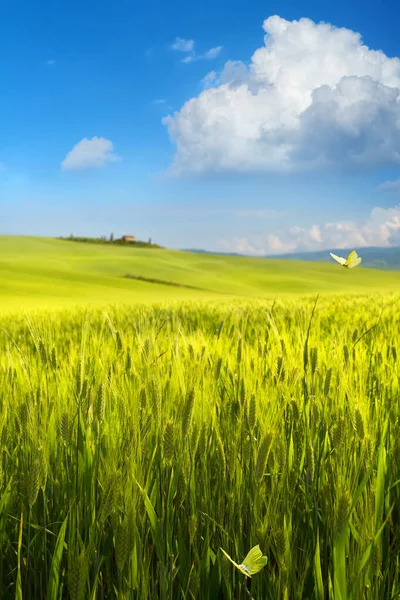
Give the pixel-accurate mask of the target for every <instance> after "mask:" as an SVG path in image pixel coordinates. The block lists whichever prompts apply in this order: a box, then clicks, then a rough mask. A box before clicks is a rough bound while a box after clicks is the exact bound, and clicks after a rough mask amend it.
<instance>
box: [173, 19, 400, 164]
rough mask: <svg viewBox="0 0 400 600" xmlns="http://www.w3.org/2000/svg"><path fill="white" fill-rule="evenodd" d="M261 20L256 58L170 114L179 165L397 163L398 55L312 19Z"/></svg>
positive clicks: (228, 70) (232, 64) (233, 65)
mask: <svg viewBox="0 0 400 600" xmlns="http://www.w3.org/2000/svg"><path fill="white" fill-rule="evenodd" d="M263 27H264V30H265V32H266V35H265V38H264V46H263V47H261V48H259V49H258V50H256V51H255V53H254V54H253V56H252V58H251V62H250V65H249V66H246V65H245V64H244V63H242V62H240V61H228V62H227V63H226V64H225V67H224V69H223V71H222V72H221V73H220V75H219V76H216V77H215V79H214V80H213V82H212V83H213V84H214V85H213V87H210V88H209V89H206V90H205V91H203V92H202V93H201V94H200V95H199V96H198V97H195V98H192V99H191V100H189V101H187V102H186V103H185V104H184V105H183V107H182V108H181V110H180V111H178V112H175V113H174V114H173V115H169V116H168V117H165V118H164V119H163V123H164V125H166V126H167V127H168V130H169V134H170V137H171V139H172V141H173V142H174V143H175V144H176V154H175V158H174V163H173V165H172V168H171V170H172V172H173V173H175V174H178V175H179V174H183V173H203V172H206V171H221V170H237V171H283V172H287V171H290V170H295V169H296V170H299V169H309V168H322V167H324V168H343V169H350V168H352V169H354V168H370V167H373V166H376V165H379V164H386V165H388V164H399V163H400V60H399V58H388V57H387V56H386V55H385V54H384V53H383V52H382V51H380V50H378V51H375V50H370V49H369V48H368V47H367V46H365V45H364V44H363V42H362V40H361V36H360V34H358V33H355V32H353V31H351V30H349V29H344V28H336V27H334V26H332V25H329V24H326V23H320V24H316V23H314V22H313V21H311V20H310V19H300V20H299V21H292V22H289V21H286V20H285V19H282V18H280V17H279V16H273V17H270V18H268V19H266V20H265V21H264V24H263ZM209 83H211V82H209Z"/></svg>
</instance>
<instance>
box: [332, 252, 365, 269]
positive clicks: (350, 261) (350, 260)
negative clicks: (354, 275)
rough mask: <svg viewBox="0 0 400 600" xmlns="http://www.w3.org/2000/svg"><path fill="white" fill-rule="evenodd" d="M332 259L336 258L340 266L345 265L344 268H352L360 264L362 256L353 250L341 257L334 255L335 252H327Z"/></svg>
mask: <svg viewBox="0 0 400 600" xmlns="http://www.w3.org/2000/svg"><path fill="white" fill-rule="evenodd" d="M329 254H330V255H331V256H332V258H333V259H335V260H336V262H338V263H339V264H340V265H342V267H346V269H354V267H357V265H359V264H360V262H361V260H362V258H361V257H360V256H358V254H357V252H356V251H355V250H352V252H350V254H349V255H348V257H347V258H342V257H341V256H336V254H332V252H329Z"/></svg>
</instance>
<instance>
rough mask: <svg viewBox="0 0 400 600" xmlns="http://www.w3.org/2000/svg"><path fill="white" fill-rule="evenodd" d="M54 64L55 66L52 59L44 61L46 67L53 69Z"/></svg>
mask: <svg viewBox="0 0 400 600" xmlns="http://www.w3.org/2000/svg"><path fill="white" fill-rule="evenodd" d="M55 64H56V61H55V60H54V59H53V58H51V59H49V60H46V65H47V66H48V67H54V65H55Z"/></svg>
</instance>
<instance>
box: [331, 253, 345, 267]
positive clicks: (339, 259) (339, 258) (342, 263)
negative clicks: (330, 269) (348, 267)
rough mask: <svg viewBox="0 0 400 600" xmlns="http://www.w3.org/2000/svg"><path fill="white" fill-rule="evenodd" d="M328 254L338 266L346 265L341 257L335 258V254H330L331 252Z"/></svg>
mask: <svg viewBox="0 0 400 600" xmlns="http://www.w3.org/2000/svg"><path fill="white" fill-rule="evenodd" d="M329 254H330V255H331V256H332V258H333V259H334V260H336V262H338V263H339V264H340V265H343V266H344V265H345V264H346V259H345V258H342V257H341V256H337V255H336V254H332V252H329Z"/></svg>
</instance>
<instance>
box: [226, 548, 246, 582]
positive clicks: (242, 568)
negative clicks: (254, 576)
mask: <svg viewBox="0 0 400 600" xmlns="http://www.w3.org/2000/svg"><path fill="white" fill-rule="evenodd" d="M221 550H222V552H223V553H224V554H225V556H226V558H227V559H228V560H230V561H231V563H232V564H233V565H234V566H235V567H236V568H237V569H239V571H240V572H241V573H243V575H246V577H251V574H250V572H249V570H248V569H247V567H246V566H245V565H238V564H237V563H236V562H235V561H234V560H232V558H231V557H230V556H229V554H228V553H227V552H225V550H224V549H223V548H221Z"/></svg>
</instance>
